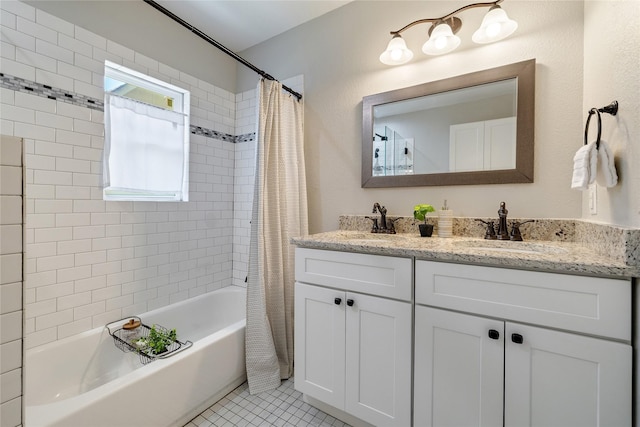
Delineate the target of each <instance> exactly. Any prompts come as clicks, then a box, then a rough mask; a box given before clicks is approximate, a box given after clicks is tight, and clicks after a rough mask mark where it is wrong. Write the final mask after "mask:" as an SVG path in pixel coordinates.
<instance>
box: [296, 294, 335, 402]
mask: <svg viewBox="0 0 640 427" xmlns="http://www.w3.org/2000/svg"><path fill="white" fill-rule="evenodd" d="M336 298H338V299H339V300H338V299H336ZM344 298H345V293H344V292H340V291H336V290H333V289H327V288H322V287H318V286H310V285H305V284H302V283H296V297H295V313H296V316H295V332H294V335H295V337H294V338H295V343H296V345H295V361H296V363H295V375H294V382H295V388H296V390H298V391H300V392H302V393H305V394H308V395H309V396H311V397H315V398H316V399H319V400H321V401H323V402H325V403H327V404H329V405H332V406H334V407H336V408H338V409H344V390H345V381H344V373H345V348H344V345H345V301H344Z"/></svg>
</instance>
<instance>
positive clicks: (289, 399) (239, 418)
mask: <svg viewBox="0 0 640 427" xmlns="http://www.w3.org/2000/svg"><path fill="white" fill-rule="evenodd" d="M211 426H215V427H256V426H259V427H267V426H278V427H283V426H285V427H305V426H314V427H349V425H348V424H345V423H343V422H342V421H340V420H337V419H335V418H334V417H332V416H331V415H327V414H325V413H324V412H322V411H320V410H318V409H316V408H314V407H313V406H311V405H309V404H307V403H305V402H304V401H303V400H302V393H300V392H298V391H296V390H295V389H294V388H293V379H288V380H285V381H283V382H282V385H281V386H280V387H278V388H277V389H275V390H272V391H267V392H264V393H260V394H256V395H253V396H252V395H250V394H249V388H248V385H247V383H246V382H245V383H244V384H242V385H241V386H239V387H238V388H236V389H235V390H233V391H232V392H231V393H229V394H228V395H226V396H225V397H224V398H222V400H220V401H219V402H217V403H215V404H214V405H212V406H211V407H209V408H208V409H207V410H206V411H204V412H203V413H201V414H200V415H198V416H197V417H196V418H194V419H193V420H191V421H190V422H189V423H188V424H186V425H185V426H184V427H211Z"/></svg>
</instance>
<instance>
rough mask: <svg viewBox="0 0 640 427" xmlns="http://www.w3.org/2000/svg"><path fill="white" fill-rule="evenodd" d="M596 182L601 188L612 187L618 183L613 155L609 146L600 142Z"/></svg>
mask: <svg viewBox="0 0 640 427" xmlns="http://www.w3.org/2000/svg"><path fill="white" fill-rule="evenodd" d="M596 181H597V182H598V184H599V185H601V186H603V187H613V186H614V185H616V184H617V183H618V173H617V172H616V165H615V164H614V163H613V153H612V152H611V149H610V148H609V145H608V144H607V143H606V142H604V141H600V149H599V150H598V172H597V174H596Z"/></svg>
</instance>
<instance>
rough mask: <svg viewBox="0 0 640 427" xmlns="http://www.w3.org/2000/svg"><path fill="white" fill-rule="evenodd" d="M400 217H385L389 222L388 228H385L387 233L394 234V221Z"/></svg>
mask: <svg viewBox="0 0 640 427" xmlns="http://www.w3.org/2000/svg"><path fill="white" fill-rule="evenodd" d="M399 219H400V217H398V218H393V219H387V222H388V223H389V229H388V230H387V233H388V234H396V221H397V220H399Z"/></svg>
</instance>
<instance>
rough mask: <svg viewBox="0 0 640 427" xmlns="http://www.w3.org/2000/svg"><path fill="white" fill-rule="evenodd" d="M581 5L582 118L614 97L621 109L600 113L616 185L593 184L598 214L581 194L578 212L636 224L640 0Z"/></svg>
mask: <svg viewBox="0 0 640 427" xmlns="http://www.w3.org/2000/svg"><path fill="white" fill-rule="evenodd" d="M584 10H585V13H584V15H585V16H584V21H585V24H584V92H583V93H584V100H583V104H582V116H583V120H585V121H586V116H587V111H588V110H589V109H591V108H593V107H596V108H600V107H602V106H604V105H607V104H609V102H611V101H613V100H617V101H618V102H619V103H620V109H619V111H618V114H617V116H615V117H613V116H610V115H608V114H604V115H603V117H602V139H603V140H605V141H607V142H608V143H609V146H610V147H611V149H612V150H613V153H614V154H615V159H616V166H617V169H618V177H619V184H618V185H617V186H615V187H613V188H610V189H607V188H604V187H598V188H597V190H596V191H597V196H596V199H597V211H598V213H597V215H591V214H590V212H589V206H588V198H587V197H586V195H585V197H584V199H583V204H582V217H583V218H587V219H592V220H595V221H600V222H604V223H611V224H619V225H626V226H630V227H640V167H639V165H640V2H638V1H633V0H632V1H615V2H611V1H587V2H585V9H584ZM595 121H596V120H591V131H590V132H589V135H590V137H592V138H595V136H596V130H597V125H594V122H595Z"/></svg>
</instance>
